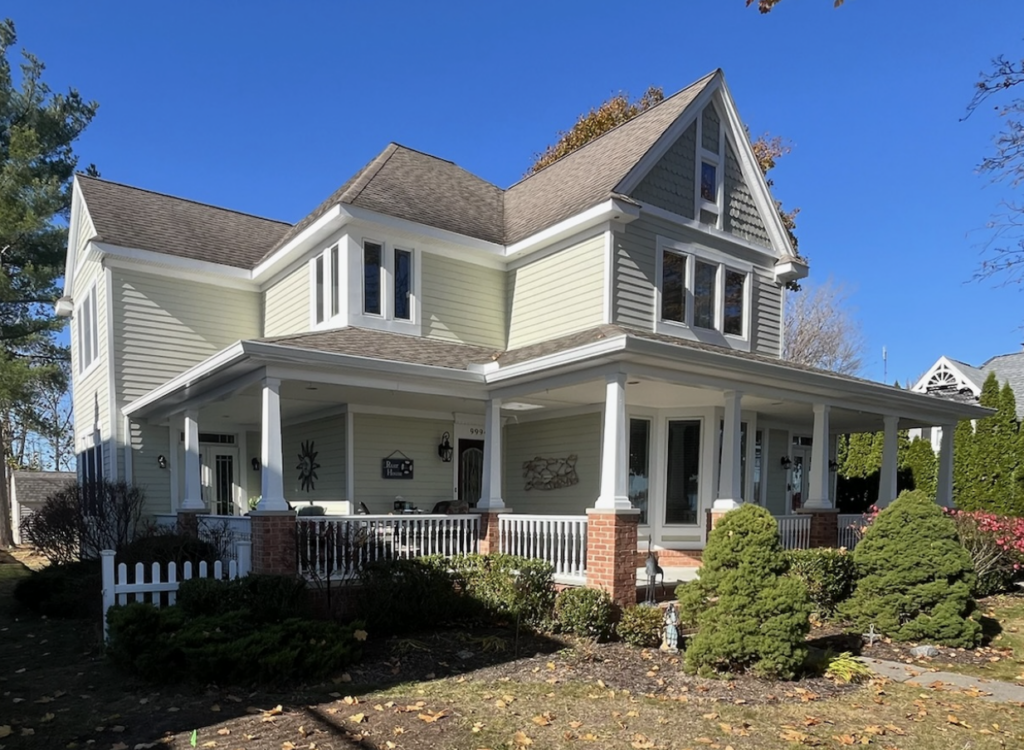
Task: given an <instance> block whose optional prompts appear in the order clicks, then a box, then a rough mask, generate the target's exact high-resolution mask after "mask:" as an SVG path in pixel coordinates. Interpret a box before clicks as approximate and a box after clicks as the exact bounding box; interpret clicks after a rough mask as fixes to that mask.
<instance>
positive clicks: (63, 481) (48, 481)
mask: <svg viewBox="0 0 1024 750" xmlns="http://www.w3.org/2000/svg"><path fill="white" fill-rule="evenodd" d="M77 478H78V477H77V476H76V475H75V473H74V472H73V471H15V472H14V473H13V482H14V491H15V493H16V497H17V498H18V502H19V503H37V504H38V503H42V502H43V501H45V500H46V498H48V497H49V496H50V495H52V494H53V493H54V492H56V491H57V490H59V489H62V488H64V487H65V486H67V485H68V484H70V483H71V482H74V481H75V480H76V479H77Z"/></svg>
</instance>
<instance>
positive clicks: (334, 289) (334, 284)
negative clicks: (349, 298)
mask: <svg viewBox="0 0 1024 750" xmlns="http://www.w3.org/2000/svg"><path fill="white" fill-rule="evenodd" d="M338 257H339V255H338V246H337V245H335V246H334V247H332V248H331V317H332V318H333V317H334V316H335V315H337V314H338V312H339V311H340V310H341V282H340V276H341V267H340V266H339V265H338Z"/></svg>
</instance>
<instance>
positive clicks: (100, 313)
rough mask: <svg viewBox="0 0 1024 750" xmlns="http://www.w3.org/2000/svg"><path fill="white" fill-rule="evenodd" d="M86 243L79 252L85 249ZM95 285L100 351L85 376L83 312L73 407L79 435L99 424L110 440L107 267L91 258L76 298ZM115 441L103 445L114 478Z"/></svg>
mask: <svg viewBox="0 0 1024 750" xmlns="http://www.w3.org/2000/svg"><path fill="white" fill-rule="evenodd" d="M84 249H85V248H84V246H83V247H81V248H79V252H82V251H84ZM94 284H95V292H94V293H95V295H96V333H97V337H96V340H97V343H98V345H99V346H98V350H97V352H96V356H95V359H94V361H93V366H92V369H91V370H89V372H88V373H87V374H86V375H85V377H82V376H81V375H80V374H79V356H78V355H79V348H78V336H79V332H78V323H79V321H80V319H81V316H80V315H74V316H72V318H71V342H70V343H71V367H72V372H73V373H74V374H75V375H74V388H73V390H72V396H71V398H72V408H73V410H74V414H75V435H76V437H78V438H81V437H83V436H85V435H87V434H89V433H91V432H92V430H93V429H94V427H98V428H99V431H100V438H101V440H103V441H109V440H111V438H113V437H114V424H113V423H112V422H111V411H112V410H111V406H110V388H109V386H108V380H107V376H108V372H109V369H110V368H109V367H108V363H109V359H108V356H109V355H108V350H109V347H108V337H107V287H106V283H105V281H104V275H103V267H102V266H101V265H100V264H99V262H98V261H94V260H90V261H86V262H85V263H83V264H82V266H81V267H80V268H78V269H77V273H76V275H75V280H74V289H73V290H72V297H73V298H74V299H75V300H77V301H82V300H84V299H85V295H86V294H87V293H88V292H89V290H90V289H91V288H93V285H94ZM82 447H83V446H82V444H81V442H80V441H79V440H77V439H76V441H75V453H78V452H80V451H81V450H82ZM113 453H114V451H112V450H111V444H110V443H106V442H105V444H104V446H103V463H104V467H103V475H104V476H105V477H108V478H114V476H115V473H116V466H117V458H116V456H115V455H113Z"/></svg>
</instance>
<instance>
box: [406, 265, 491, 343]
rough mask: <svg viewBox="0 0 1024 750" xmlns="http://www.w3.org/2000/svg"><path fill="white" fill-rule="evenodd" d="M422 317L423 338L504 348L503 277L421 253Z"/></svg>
mask: <svg viewBox="0 0 1024 750" xmlns="http://www.w3.org/2000/svg"><path fill="white" fill-rule="evenodd" d="M422 258H423V269H422V274H423V279H422V292H421V296H422V302H423V304H422V316H423V335H424V336H426V337H427V338H433V339H444V340H445V341H457V342H459V343H462V344H474V345H476V346H488V347H494V348H495V349H504V348H505V273H504V272H503V271H500V270H498V269H493V268H486V267H484V266H479V265H476V264H473V263H465V262H463V261H458V260H452V259H450V258H445V257H442V256H440V255H433V254H431V253H423V255H422Z"/></svg>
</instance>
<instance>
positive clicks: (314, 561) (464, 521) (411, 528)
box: [296, 514, 480, 580]
mask: <svg viewBox="0 0 1024 750" xmlns="http://www.w3.org/2000/svg"><path fill="white" fill-rule="evenodd" d="M296 523H297V534H298V547H299V574H300V575H303V576H306V577H312V578H322V579H326V578H331V579H342V580H344V579H352V578H355V577H356V576H357V575H358V574H359V571H360V570H361V569H362V567H363V566H364V565H366V563H369V562H376V561H378V560H408V559H412V558H416V557H424V556H426V555H444V556H446V557H452V556H454V555H468V554H473V553H475V552H476V551H477V549H478V536H479V529H480V517H479V516H478V515H476V514H466V515H427V514H423V515H401V516H387V515H363V516H360V515H356V516H301V517H299V518H298V519H297V522H296Z"/></svg>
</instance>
